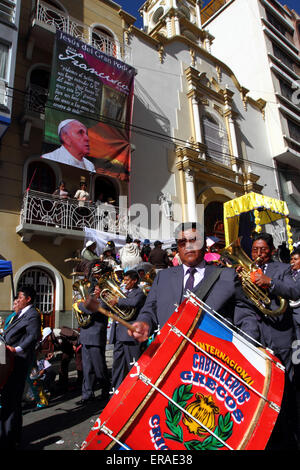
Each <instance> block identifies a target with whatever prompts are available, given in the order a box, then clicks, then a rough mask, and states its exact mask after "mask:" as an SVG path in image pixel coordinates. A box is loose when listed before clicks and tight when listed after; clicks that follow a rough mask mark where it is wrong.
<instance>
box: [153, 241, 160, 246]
mask: <svg viewBox="0 0 300 470" xmlns="http://www.w3.org/2000/svg"><path fill="white" fill-rule="evenodd" d="M161 245H162V242H160V241H159V240H156V242H154V246H161Z"/></svg>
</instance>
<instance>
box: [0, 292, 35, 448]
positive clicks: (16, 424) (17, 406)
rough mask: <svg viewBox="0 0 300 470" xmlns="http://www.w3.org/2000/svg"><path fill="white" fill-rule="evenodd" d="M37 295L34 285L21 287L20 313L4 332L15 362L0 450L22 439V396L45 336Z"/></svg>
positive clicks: (4, 402) (5, 394)
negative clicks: (35, 302) (37, 347)
mask: <svg viewBox="0 0 300 470" xmlns="http://www.w3.org/2000/svg"><path fill="white" fill-rule="evenodd" d="M35 295H36V293H35V290H34V289H33V288H32V287H22V288H21V289H20V290H19V292H18V312H17V314H16V315H15V316H14V317H13V320H12V321H11V323H10V324H9V325H8V327H7V328H6V329H5V331H4V333H3V336H4V339H5V341H6V345H7V349H8V350H9V351H10V353H11V354H13V356H14V364H13V370H12V373H11V375H10V376H9V378H8V381H7V382H6V384H5V385H4V388H3V389H2V391H1V419H0V449H14V448H16V446H17V444H20V441H21V431H22V395H23V391H24V387H25V381H26V376H27V374H28V372H29V369H30V367H31V365H32V362H33V360H34V353H35V347H36V345H37V343H38V341H39V340H40V338H41V318H40V314H39V313H38V311H37V310H36V309H35V308H34V306H33V303H34V300H35Z"/></svg>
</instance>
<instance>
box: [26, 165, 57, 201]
mask: <svg viewBox="0 0 300 470" xmlns="http://www.w3.org/2000/svg"><path fill="white" fill-rule="evenodd" d="M29 185H30V189H32V190H34V191H40V192H42V193H49V194H52V193H53V192H54V191H55V189H56V176H55V173H54V171H53V170H52V168H51V167H50V166H49V165H48V164H47V163H44V162H40V161H33V162H31V163H29V165H28V169H27V181H26V188H28V187H29Z"/></svg>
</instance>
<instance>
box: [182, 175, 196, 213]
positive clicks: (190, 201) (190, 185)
mask: <svg viewBox="0 0 300 470" xmlns="http://www.w3.org/2000/svg"><path fill="white" fill-rule="evenodd" d="M184 174H185V184H186V196H187V215H188V221H189V222H196V221H197V212H196V196H195V180H194V172H193V170H191V169H190V168H187V169H186V170H184Z"/></svg>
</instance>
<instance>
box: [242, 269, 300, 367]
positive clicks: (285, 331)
mask: <svg viewBox="0 0 300 470" xmlns="http://www.w3.org/2000/svg"><path fill="white" fill-rule="evenodd" d="M265 274H266V275H267V276H268V277H271V278H272V280H273V282H274V285H275V287H274V289H273V290H272V291H270V294H269V297H270V299H271V301H272V303H271V307H272V309H275V308H278V297H277V296H281V297H285V298H295V296H296V295H297V290H298V287H297V285H296V283H295V281H294V280H293V278H292V277H291V275H290V273H289V265H288V264H285V263H281V262H279V261H272V262H270V263H269V264H268V266H267V269H266V272H265ZM235 323H236V325H237V326H238V327H239V328H241V329H242V330H243V331H245V332H246V333H248V334H249V335H250V336H252V337H253V338H255V339H256V340H258V341H259V342H260V343H262V344H263V345H264V346H265V347H269V348H271V349H272V350H273V351H274V353H275V355H277V356H278V357H279V359H281V360H282V361H283V363H284V365H285V366H286V367H289V366H290V362H289V356H290V353H291V344H292V341H293V339H294V328H293V319H292V311H291V309H290V308H289V307H288V309H287V310H286V312H285V313H283V314H281V315H279V316H278V317H271V316H266V315H264V314H263V313H261V312H260V310H258V309H257V308H256V307H254V313H253V312H252V311H249V310H245V311H244V312H237V314H236V315H235Z"/></svg>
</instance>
